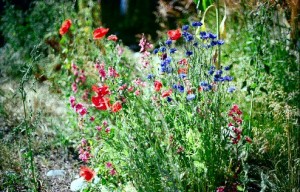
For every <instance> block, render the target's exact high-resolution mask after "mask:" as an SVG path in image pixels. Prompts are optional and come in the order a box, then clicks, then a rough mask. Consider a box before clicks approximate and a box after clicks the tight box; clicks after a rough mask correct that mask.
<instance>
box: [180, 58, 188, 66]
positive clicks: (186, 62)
mask: <svg viewBox="0 0 300 192" xmlns="http://www.w3.org/2000/svg"><path fill="white" fill-rule="evenodd" d="M178 64H180V65H187V64H188V61H187V59H186V58H184V59H181V60H180V61H178Z"/></svg>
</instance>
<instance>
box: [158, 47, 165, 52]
mask: <svg viewBox="0 0 300 192" xmlns="http://www.w3.org/2000/svg"><path fill="white" fill-rule="evenodd" d="M159 50H160V51H161V52H165V51H166V50H167V49H166V47H164V46H162V47H160V49H159Z"/></svg>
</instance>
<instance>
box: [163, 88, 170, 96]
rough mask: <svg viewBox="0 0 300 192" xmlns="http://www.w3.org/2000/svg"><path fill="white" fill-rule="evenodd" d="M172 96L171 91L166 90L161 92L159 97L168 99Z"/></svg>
mask: <svg viewBox="0 0 300 192" xmlns="http://www.w3.org/2000/svg"><path fill="white" fill-rule="evenodd" d="M171 94H172V89H169V90H166V91H164V92H162V94H161V96H162V97H169V96H170V95H171Z"/></svg>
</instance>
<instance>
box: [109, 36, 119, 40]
mask: <svg viewBox="0 0 300 192" xmlns="http://www.w3.org/2000/svg"><path fill="white" fill-rule="evenodd" d="M107 39H108V40H110V41H117V40H118V37H117V36H116V35H110V36H108V37H107Z"/></svg>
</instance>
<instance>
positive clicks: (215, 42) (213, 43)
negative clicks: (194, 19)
mask: <svg viewBox="0 0 300 192" xmlns="http://www.w3.org/2000/svg"><path fill="white" fill-rule="evenodd" d="M210 45H211V46H215V45H218V41H211V42H210Z"/></svg>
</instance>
